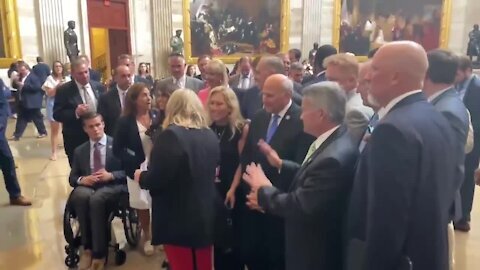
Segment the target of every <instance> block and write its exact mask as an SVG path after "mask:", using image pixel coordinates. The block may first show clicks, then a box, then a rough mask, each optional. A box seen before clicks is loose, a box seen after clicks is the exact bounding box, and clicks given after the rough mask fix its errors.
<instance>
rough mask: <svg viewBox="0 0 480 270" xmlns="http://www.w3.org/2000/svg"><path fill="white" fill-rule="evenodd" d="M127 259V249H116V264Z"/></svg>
mask: <svg viewBox="0 0 480 270" xmlns="http://www.w3.org/2000/svg"><path fill="white" fill-rule="evenodd" d="M126 260H127V253H125V251H123V250H121V249H118V250H116V251H115V264H116V265H122V264H124V263H125V261H126Z"/></svg>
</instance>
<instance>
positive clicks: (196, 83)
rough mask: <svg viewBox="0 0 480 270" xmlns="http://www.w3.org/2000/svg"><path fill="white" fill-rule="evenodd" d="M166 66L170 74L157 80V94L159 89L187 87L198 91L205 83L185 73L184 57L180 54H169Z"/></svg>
mask: <svg viewBox="0 0 480 270" xmlns="http://www.w3.org/2000/svg"><path fill="white" fill-rule="evenodd" d="M168 66H169V68H170V74H171V75H172V76H170V77H167V78H165V79H163V80H160V81H157V83H156V86H155V88H156V89H155V93H156V94H158V92H159V90H160V89H170V88H174V89H181V88H187V89H190V90H193V91H195V93H198V91H199V90H201V89H202V88H203V87H204V85H205V83H204V82H202V81H200V80H199V79H197V78H192V77H189V76H187V75H185V67H186V62H185V58H184V56H183V55H181V54H171V55H170V56H169V57H168Z"/></svg>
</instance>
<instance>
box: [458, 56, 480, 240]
mask: <svg viewBox="0 0 480 270" xmlns="http://www.w3.org/2000/svg"><path fill="white" fill-rule="evenodd" d="M456 90H457V91H458V93H459V95H460V98H461V99H462V100H463V103H464V104H465V106H466V107H467V109H468V111H469V112H470V116H471V119H472V126H473V137H474V140H473V150H472V151H471V152H470V153H468V154H467V156H466V157H465V179H464V180H463V184H462V187H461V189H460V196H461V199H462V217H461V219H460V220H456V221H455V230H459V231H463V232H468V231H470V212H471V211H472V203H473V196H474V193H475V179H474V172H475V170H476V169H477V168H478V162H479V160H480V106H479V105H478V104H480V78H479V77H478V76H477V75H475V74H473V72H472V62H471V61H470V59H469V58H468V57H467V56H463V55H462V56H460V59H459V68H458V71H457V78H456Z"/></svg>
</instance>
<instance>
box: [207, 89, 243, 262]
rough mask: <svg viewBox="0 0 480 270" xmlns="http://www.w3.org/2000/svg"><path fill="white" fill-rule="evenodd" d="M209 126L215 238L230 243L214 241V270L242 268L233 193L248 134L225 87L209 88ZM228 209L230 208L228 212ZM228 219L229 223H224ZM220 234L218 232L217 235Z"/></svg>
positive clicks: (228, 90)
mask: <svg viewBox="0 0 480 270" xmlns="http://www.w3.org/2000/svg"><path fill="white" fill-rule="evenodd" d="M207 111H208V114H209V121H210V128H211V129H212V131H214V132H215V133H216V134H217V137H218V139H219V141H220V163H219V166H218V168H217V175H216V181H215V186H216V188H217V192H218V194H219V196H220V197H221V199H222V202H225V204H223V203H221V204H220V205H221V207H220V210H219V215H218V218H217V224H216V232H218V234H217V237H216V239H220V240H222V239H232V240H233V241H232V242H230V243H226V242H225V241H218V242H216V243H215V252H214V253H215V256H214V258H215V260H214V262H215V269H218V270H223V269H225V270H235V269H242V268H241V265H240V263H239V260H238V257H239V256H238V254H237V250H236V249H235V246H238V245H236V244H235V242H238V241H239V239H237V238H236V236H238V235H240V234H239V233H236V232H238V231H237V230H236V229H237V227H238V226H237V222H236V221H237V218H236V214H237V213H236V207H235V206H236V204H235V197H236V196H235V192H236V190H237V187H238V185H239V184H240V179H241V166H240V154H241V153H242V150H243V146H244V145H245V141H246V138H247V134H248V125H247V124H246V121H245V120H244V119H243V117H242V115H241V113H240V106H239V103H238V99H237V96H236V95H235V93H234V92H233V90H232V89H230V88H228V87H226V86H217V87H215V88H213V89H212V90H210V94H209V96H208V102H207ZM229 209H233V210H232V211H229ZM228 219H231V220H232V221H233V226H229V225H228ZM222 233H223V234H224V235H219V234H222Z"/></svg>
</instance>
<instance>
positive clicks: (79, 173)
mask: <svg viewBox="0 0 480 270" xmlns="http://www.w3.org/2000/svg"><path fill="white" fill-rule="evenodd" d="M82 123H83V129H84V130H85V133H86V134H88V138H89V141H87V142H85V143H83V144H81V145H80V146H78V147H77V148H76V149H75V153H74V155H75V158H74V162H73V166H72V170H71V171H70V177H69V181H70V185H71V186H72V187H73V188H74V190H73V191H72V194H71V195H70V200H69V202H70V204H71V205H72V206H73V209H74V210H75V213H76V215H77V217H78V222H79V223H80V231H81V235H82V245H83V247H84V252H83V254H82V258H81V260H80V264H79V269H103V265H104V264H105V257H106V255H107V252H108V243H107V237H108V235H107V233H106V232H107V231H108V230H107V228H106V226H108V222H107V218H108V213H109V212H108V211H109V210H110V211H111V210H113V208H114V207H115V205H116V204H117V201H118V199H119V197H120V194H121V193H122V191H126V180H127V178H126V175H125V171H123V169H122V166H121V162H120V160H118V159H117V158H116V157H115V156H114V154H113V151H112V143H113V139H112V138H111V137H109V136H107V135H106V134H105V132H104V127H105V125H104V123H103V119H102V116H101V115H100V114H97V113H94V112H89V113H87V114H84V115H83V116H82ZM92 259H93V261H92ZM90 266H91V267H92V268H89V267H90Z"/></svg>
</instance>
